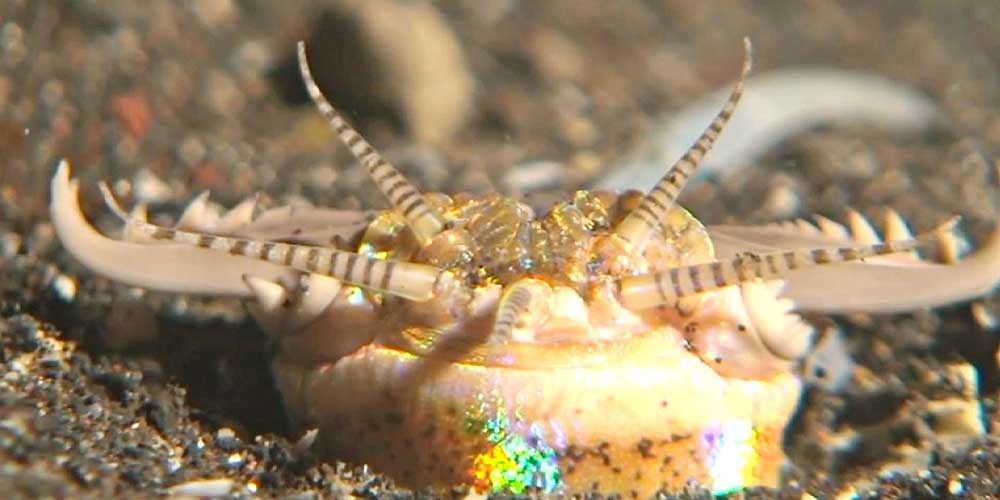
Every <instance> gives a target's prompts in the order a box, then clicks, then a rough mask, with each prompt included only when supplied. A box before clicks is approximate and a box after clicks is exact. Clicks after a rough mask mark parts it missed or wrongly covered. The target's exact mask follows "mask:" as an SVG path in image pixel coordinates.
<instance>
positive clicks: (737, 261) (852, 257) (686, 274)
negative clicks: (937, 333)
mask: <svg viewBox="0 0 1000 500" xmlns="http://www.w3.org/2000/svg"><path fill="white" fill-rule="evenodd" d="M958 219H959V218H958V217H953V218H951V219H949V220H948V221H946V222H945V223H944V224H941V225H940V226H938V227H937V228H935V229H934V230H932V231H931V232H929V233H927V234H924V235H921V236H919V237H917V239H912V240H904V241H887V242H885V243H875V244H871V245H856V246H845V247H840V248H816V249H805V250H791V251H785V252H768V253H750V252H747V253H744V254H741V255H738V256H736V257H735V258H733V259H731V260H726V261H716V262H709V263H705V264H695V265H690V266H681V267H675V268H672V269H667V270H664V271H659V272H655V273H648V274H641V275H636V276H626V277H623V278H619V279H618V282H617V283H618V289H617V296H618V300H619V301H620V302H621V303H622V305H624V306H625V307H627V308H629V309H631V310H640V309H647V308H650V307H655V306H659V305H673V304H676V303H677V302H678V301H679V300H680V299H683V298H685V297H690V296H693V295H698V294H701V293H704V292H708V291H712V290H718V289H720V288H725V287H727V286H733V285H739V284H741V283H746V282H749V281H754V280H758V279H760V280H765V281H773V280H782V279H785V278H786V277H788V276H789V275H790V274H792V273H793V272H794V271H795V270H797V269H804V268H812V267H817V266H824V265H829V264H837V263H841V262H854V261H864V259H866V258H868V257H876V256H879V255H887V254H893V253H900V252H909V251H912V250H916V249H919V248H924V247H927V246H928V245H930V244H933V243H936V242H938V241H940V240H942V239H945V238H949V237H950V236H951V232H952V230H953V229H954V227H955V224H956V223H957V222H958Z"/></svg>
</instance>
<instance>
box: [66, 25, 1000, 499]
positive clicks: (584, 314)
mask: <svg viewBox="0 0 1000 500" xmlns="http://www.w3.org/2000/svg"><path fill="white" fill-rule="evenodd" d="M745 43H746V50H747V57H746V59H745V62H744V65H743V70H742V73H741V77H740V80H739V81H738V82H737V84H736V85H735V86H734V89H733V92H732V94H731V95H730V97H729V100H728V101H727V102H726V103H725V104H724V105H723V107H722V110H721V111H720V112H719V113H718V115H717V116H716V118H715V119H714V120H713V121H712V123H711V124H710V125H709V126H708V128H707V129H706V130H705V131H704V132H703V134H702V136H701V137H700V138H699V139H698V141H696V143H695V144H694V145H693V146H691V148H690V149H689V150H688V152H687V153H686V154H685V155H684V156H683V157H682V158H681V159H680V160H678V161H677V163H676V164H674V165H673V166H672V167H671V168H670V169H669V170H668V172H667V174H666V175H664V177H663V178H662V179H661V181H660V183H658V184H657V185H656V187H654V188H653V189H652V190H651V191H650V192H649V193H646V194H645V195H642V194H639V193H624V194H621V195H617V194H613V193H607V192H589V191H580V192H577V193H576V194H575V195H573V196H572V197H571V199H569V200H566V201H565V202H562V203H558V204H556V205H555V206H553V207H548V208H546V209H543V210H536V209H535V208H533V207H529V206H527V205H525V204H523V203H522V202H520V201H519V200H517V199H512V198H507V197H503V196H500V195H497V194H478V195H469V194H456V195H450V196H449V195H445V194H438V193H429V194H421V193H420V192H419V191H417V189H416V187H415V186H413V185H411V184H410V183H409V182H408V181H407V180H406V179H405V178H403V176H402V175H400V173H399V172H398V171H396V169H395V168H394V167H393V166H392V165H391V164H389V163H388V162H387V161H385V160H384V159H383V158H382V157H381V156H380V155H379V154H378V153H377V152H376V151H375V150H374V148H373V147H372V146H371V145H370V144H368V142H367V141H366V140H364V138H362V137H361V136H360V135H359V134H358V133H357V132H356V131H354V129H353V128H351V127H350V126H349V125H348V124H347V122H346V121H345V120H344V119H343V118H342V117H341V116H340V115H339V114H338V113H337V112H336V111H335V110H334V109H333V107H332V106H331V105H330V104H329V103H328V102H327V101H326V99H325V98H324V97H323V96H322V93H321V92H320V91H319V89H318V87H316V85H315V83H314V82H313V81H312V77H311V75H310V73H309V69H308V64H307V61H306V57H305V49H304V47H303V46H302V45H301V44H300V46H299V60H300V67H301V69H302V74H303V77H304V80H305V83H306V87H307V90H308V91H309V93H310V95H311V97H312V98H313V99H314V101H315V102H316V104H317V107H318V108H319V110H320V112H321V113H322V114H323V115H324V116H325V117H326V118H327V119H328V121H329V122H330V124H331V126H332V127H333V129H334V130H335V131H336V132H337V134H338V136H339V137H340V139H341V140H342V141H343V142H344V143H345V145H347V146H348V147H349V148H350V150H351V152H352V153H353V154H354V155H355V156H356V157H357V159H358V160H359V161H360V162H361V164H362V165H363V166H364V167H365V168H366V169H367V171H368V172H369V174H370V176H371V178H372V180H373V181H374V182H375V183H376V185H377V186H378V187H379V189H381V190H382V192H383V194H384V195H385V196H386V198H387V199H388V200H389V202H390V203H391V205H392V207H393V208H392V209H390V210H386V211H383V212H379V213H376V214H364V213H356V212H342V211H335V210H328V209H320V208H305V209H302V208H299V209H296V208H291V207H279V208H276V209H272V210H268V211H264V212H261V213H256V210H255V206H254V202H253V201H248V202H245V203H241V204H240V205H238V206H236V207H234V208H233V209H231V210H230V211H228V212H226V213H225V214H222V215H219V214H213V213H211V211H210V210H208V208H207V205H206V204H205V198H204V197H201V198H198V199H196V200H195V201H194V202H193V203H192V204H191V205H190V206H189V207H188V209H187V210H185V212H184V214H183V215H182V216H181V217H180V219H179V220H178V222H177V224H176V225H175V226H174V227H171V228H167V227H162V226H157V225H154V224H150V223H149V222H147V221H146V218H145V212H144V210H142V209H141V207H139V208H137V209H135V210H133V211H132V212H131V213H125V212H124V211H123V210H122V209H121V208H120V207H119V206H118V204H117V201H116V200H115V199H114V197H113V195H112V194H111V193H110V191H109V190H108V189H107V188H106V187H105V199H106V201H107V203H108V205H109V207H110V208H111V209H112V211H113V212H114V213H115V214H116V215H117V216H118V217H119V218H120V219H121V220H122V221H123V222H124V223H125V228H124V231H123V234H122V236H121V238H120V239H112V238H108V237H106V236H104V235H102V234H100V233H99V232H97V231H96V230H95V229H94V228H93V227H92V226H91V225H90V224H89V223H88V222H87V220H86V219H85V217H84V216H83V214H82V213H81V212H80V208H79V200H78V185H77V183H76V181H74V180H71V179H70V177H69V167H68V164H67V163H66V162H63V163H62V164H61V165H60V168H59V170H58V172H57V173H56V175H55V177H54V178H53V181H52V207H51V211H52V220H53V223H54V226H55V228H56V231H57V233H58V234H59V237H60V239H61V240H62V242H63V244H64V246H65V247H66V248H67V249H68V251H69V252H70V253H72V254H73V255H74V256H76V257H77V259H79V260H80V261H81V262H83V263H84V264H85V265H86V266H88V267H89V268H91V269H93V270H94V271H95V272H97V273H100V274H102V275H105V276H108V277H110V278H112V279H115V280H118V281H121V282H124V283H128V284H131V285H135V286H142V287H147V288H152V289H158V290H164V291H172V292H178V293H200V294H212V295H223V296H231V297H237V298H242V299H246V300H248V306H249V309H250V311H251V313H252V314H253V315H254V316H255V317H256V319H257V321H258V323H259V324H260V326H261V327H262V329H263V330H264V331H266V332H267V333H268V334H269V335H270V336H271V337H272V338H273V339H274V340H275V345H276V353H275V357H274V361H273V364H272V368H273V372H274V376H275V380H276V383H277V385H278V388H279V389H280V391H281V394H282V396H283V398H284V402H285V406H286V409H287V410H288V413H289V414H290V415H291V416H292V418H293V419H294V420H295V423H296V424H297V425H298V426H300V427H301V428H302V429H312V428H318V429H319V434H318V441H317V446H318V448H319V449H320V450H321V451H322V452H324V453H325V454H326V456H329V457H331V458H336V459H341V460H348V461H350V462H354V463H366V464H370V465H372V466H374V467H375V469H376V470H378V471H380V472H383V473H385V474H388V475H390V476H392V477H393V478H395V479H396V480H398V481H399V482H400V483H401V484H404V485H408V486H413V487H428V486H429V487H433V488H442V489H445V488H450V487H453V486H459V485H466V486H469V487H472V488H474V489H475V490H476V491H479V492H497V493H515V494H516V493H522V492H561V493H581V492H588V491H598V492H602V493H620V494H624V495H630V496H649V495H651V494H653V493H654V492H656V491H658V490H661V489H664V490H667V491H677V490H680V489H682V488H685V487H688V486H690V485H692V484H698V485H701V486H704V487H707V488H709V489H711V490H713V491H715V492H719V493H722V492H731V491H737V490H739V489H741V488H744V487H747V486H755V485H763V486H774V485H777V484H778V481H779V474H778V472H779V470H780V468H781V466H782V464H783V462H784V454H783V452H782V448H781V437H782V434H783V432H784V430H785V426H786V425H787V423H788V421H789V420H790V419H791V417H792V414H793V412H794V410H795V408H796V406H797V404H798V400H799V395H800V391H801V382H800V380H799V377H798V374H797V371H796V363H797V361H798V360H799V359H800V358H801V357H802V356H803V355H804V354H805V353H806V352H807V350H808V348H809V343H810V339H811V333H812V330H811V328H810V327H809V326H808V325H807V324H805V323H804V322H803V321H802V320H801V319H800V318H799V317H798V316H797V315H796V314H794V313H792V312H791V311H792V309H793V308H800V309H811V310H819V311H827V312H840V311H881V312H889V311H901V310H908V309H913V308H917V307H926V306H933V305H937V304H943V303H948V302H954V301H958V300H963V299H967V298H970V297H975V296H978V295H980V294H983V293H985V292H986V291H988V290H990V289H991V288H992V287H993V284H994V283H995V282H996V281H997V279H998V277H1000V227H998V230H997V231H996V232H995V233H994V234H993V235H992V236H991V238H990V240H989V241H988V243H987V244H986V245H985V246H984V248H983V249H981V250H980V251H979V252H978V253H976V254H974V255H972V256H970V257H968V258H966V259H964V260H961V261H958V260H957V259H955V258H951V259H949V262H947V263H946V264H935V263H929V262H924V261H922V260H919V259H917V258H915V256H914V255H913V253H912V252H913V251H914V250H916V249H919V248H924V247H926V246H928V245H930V244H932V243H933V244H937V245H939V246H940V247H941V248H942V249H944V250H945V251H944V254H945V255H946V256H947V255H951V254H954V248H955V240H954V237H953V236H951V234H950V229H951V224H945V225H942V226H940V227H939V228H937V229H935V230H934V231H933V232H931V233H928V234H925V235H923V236H919V237H917V238H914V237H913V236H912V235H911V234H910V233H909V232H908V230H906V228H905V224H903V223H902V222H901V219H899V218H898V217H890V220H889V221H888V223H887V227H886V230H885V241H883V239H882V238H881V237H880V236H879V235H878V233H876V232H875V230H874V229H873V228H872V227H871V226H870V225H869V224H868V222H867V221H866V220H865V219H864V218H862V217H861V216H859V215H858V214H856V213H854V212H851V213H849V224H848V225H849V229H848V228H847V227H844V226H841V225H838V224H836V223H833V222H831V221H829V220H827V219H821V220H820V224H819V226H818V227H817V226H813V225H811V224H809V223H805V222H802V221H797V222H794V223H787V224H776V225H766V226H758V227H742V226H709V227H706V226H703V225H702V224H701V223H700V222H699V221H698V220H696V219H695V218H694V217H693V216H691V214H689V213H688V212H687V211H685V210H684V209H683V208H681V207H680V206H679V205H677V204H676V198H677V196H678V195H679V193H680V191H681V189H682V187H683V185H684V182H685V180H686V179H687V178H689V177H690V176H691V175H692V174H693V172H694V170H695V169H696V167H697V166H698V164H699V162H700V161H701V159H702V158H703V157H704V156H705V154H707V152H708V151H709V149H710V148H711V146H712V144H713V143H714V142H715V140H716V139H717V138H718V136H719V134H720V133H721V131H722V129H723V127H724V126H725V124H726V122H727V121H728V120H729V117H730V116H731V115H732V113H733V110H734V109H735V107H736V104H737V102H738V101H739V98H740V95H741V94H742V90H743V81H744V79H745V78H746V76H747V74H748V73H749V70H750V57H749V52H750V46H749V42H748V41H747V42H745ZM948 249H951V250H952V251H951V252H950V253H949V251H948ZM926 283H936V284H938V285H937V286H934V287H928V286H927V285H926Z"/></svg>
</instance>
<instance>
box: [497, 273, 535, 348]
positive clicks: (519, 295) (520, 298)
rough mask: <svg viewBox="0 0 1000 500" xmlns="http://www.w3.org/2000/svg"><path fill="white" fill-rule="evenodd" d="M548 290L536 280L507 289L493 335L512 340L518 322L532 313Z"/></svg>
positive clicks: (501, 300)
mask: <svg viewBox="0 0 1000 500" xmlns="http://www.w3.org/2000/svg"><path fill="white" fill-rule="evenodd" d="M546 288H547V287H545V286H544V285H541V286H540V285H539V282H538V281H537V280H534V279H524V280H519V281H516V282H514V283H513V284H511V285H510V286H508V287H506V289H505V290H504V292H503V295H502V296H501V297H500V303H499V304H498V305H497V314H496V320H495V322H494V323H493V335H494V336H496V338H497V339H499V340H510V338H511V337H512V336H513V333H514V328H515V327H516V326H517V322H518V320H519V319H521V318H522V317H523V316H524V315H525V314H527V313H528V312H529V311H530V308H531V305H532V304H533V303H535V302H536V301H537V300H539V299H540V298H542V297H543V293H544V290H545V289H546Z"/></svg>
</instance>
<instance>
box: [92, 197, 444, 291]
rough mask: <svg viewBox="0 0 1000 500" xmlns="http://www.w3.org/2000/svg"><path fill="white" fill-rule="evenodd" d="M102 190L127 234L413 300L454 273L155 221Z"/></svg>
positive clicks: (434, 288) (308, 246)
mask: <svg viewBox="0 0 1000 500" xmlns="http://www.w3.org/2000/svg"><path fill="white" fill-rule="evenodd" d="M101 191H102V193H103V194H104V199H105V202H106V203H107V204H108V207H109V208H110V209H111V210H112V211H113V212H114V213H115V215H117V216H118V217H119V218H121V219H122V220H123V221H124V222H125V223H126V225H127V229H126V234H129V233H131V232H133V231H135V232H138V233H140V234H142V235H144V236H146V237H148V238H150V239H153V240H159V241H171V242H174V243H179V244H183V245H188V246H193V247H199V248H204V249H207V250H211V251H214V252H220V253H228V254H231V255H238V256H241V257H247V258H250V259H255V260H262V261H267V262H270V263H272V264H277V265H281V266H286V267H289V268H291V269H295V270H297V271H302V272H308V273H316V274H321V275H324V276H330V277H333V278H336V279H339V280H341V281H343V282H345V283H349V284H351V285H356V286H360V287H363V288H366V289H371V290H376V291H380V292H384V293H387V294H389V295H394V296H397V297H401V298H404V299H409V300H415V301H425V300H429V299H431V298H432V297H434V295H435V293H436V291H437V290H438V289H439V284H440V283H441V281H442V280H445V279H448V278H450V277H451V273H449V272H447V271H445V270H442V269H438V268H436V267H434V266H429V265H426V264H418V263H414V262H401V261H393V260H382V259H375V258H371V257H367V256H364V255H360V254H357V253H354V252H344V251H341V250H334V249H332V248H323V247H317V246H310V245H299V244H293V243H283V242H275V241H259V240H251V239H244V238H233V237H228V236H216V235H211V234H203V233H196V232H191V231H183V230H179V229H171V228H166V227H162V226H157V225H155V224H150V223H148V222H145V221H142V220H140V219H136V218H134V217H131V216H129V215H128V214H126V213H125V211H124V210H122V208H121V207H120V206H119V205H118V202H117V201H116V200H115V199H114V196H113V195H112V194H111V190H110V189H109V188H108V187H107V185H105V184H102V185H101Z"/></svg>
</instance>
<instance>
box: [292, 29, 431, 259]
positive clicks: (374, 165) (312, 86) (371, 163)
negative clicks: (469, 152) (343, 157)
mask: <svg viewBox="0 0 1000 500" xmlns="http://www.w3.org/2000/svg"><path fill="white" fill-rule="evenodd" d="M298 58H299V72H300V73H301V74H302V80H303V81H305V84H306V91H308V92H309V97H311V98H312V100H313V102H314V103H315V104H316V108H317V109H319V112H320V114H322V115H323V118H326V121H327V122H329V123H330V126H331V127H333V129H334V130H335V131H336V132H337V136H338V137H340V140H341V142H343V143H344V144H345V145H347V147H348V149H350V150H351V154H353V155H354V157H355V158H357V159H358V161H360V162H361V164H362V165H364V167H365V169H367V170H368V175H369V176H371V179H372V180H373V181H375V184H376V185H378V188H379V189H380V190H381V191H382V194H384V195H385V197H386V198H387V199H388V200H389V202H390V203H392V206H393V207H395V208H396V210H399V213H401V214H402V215H403V218H404V219H405V220H406V225H407V226H409V227H410V229H411V230H412V231H413V234H414V235H416V237H417V241H419V242H420V243H421V245H426V244H427V242H429V241H430V240H431V238H433V237H434V236H435V235H437V234H438V233H440V232H441V230H442V229H444V219H443V218H442V217H441V214H439V213H438V212H437V210H435V209H434V208H433V207H431V206H430V205H429V204H428V203H427V201H426V200H424V197H423V195H421V194H420V191H418V190H417V188H415V187H414V186H413V184H411V183H410V181H408V180H406V178H405V177H403V174H401V173H399V170H397V169H396V167H394V166H392V164H391V163H389V162H388V161H386V159H385V158H383V157H382V155H381V154H379V153H378V151H376V150H375V148H374V147H372V145H371V144H369V143H368V141H366V140H365V138H364V137H362V136H361V134H359V133H358V132H357V131H356V130H354V128H353V127H351V126H350V124H348V123H347V120H345V119H344V117H343V116H341V114H340V113H338V112H337V110H336V109H334V108H333V106H332V105H331V104H330V101H327V100H326V97H325V96H323V91H321V90H320V89H319V86H318V85H316V81H315V80H313V76H312V72H311V71H310V70H309V61H308V60H307V59H306V44H305V42H302V41H299V44H298Z"/></svg>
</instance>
